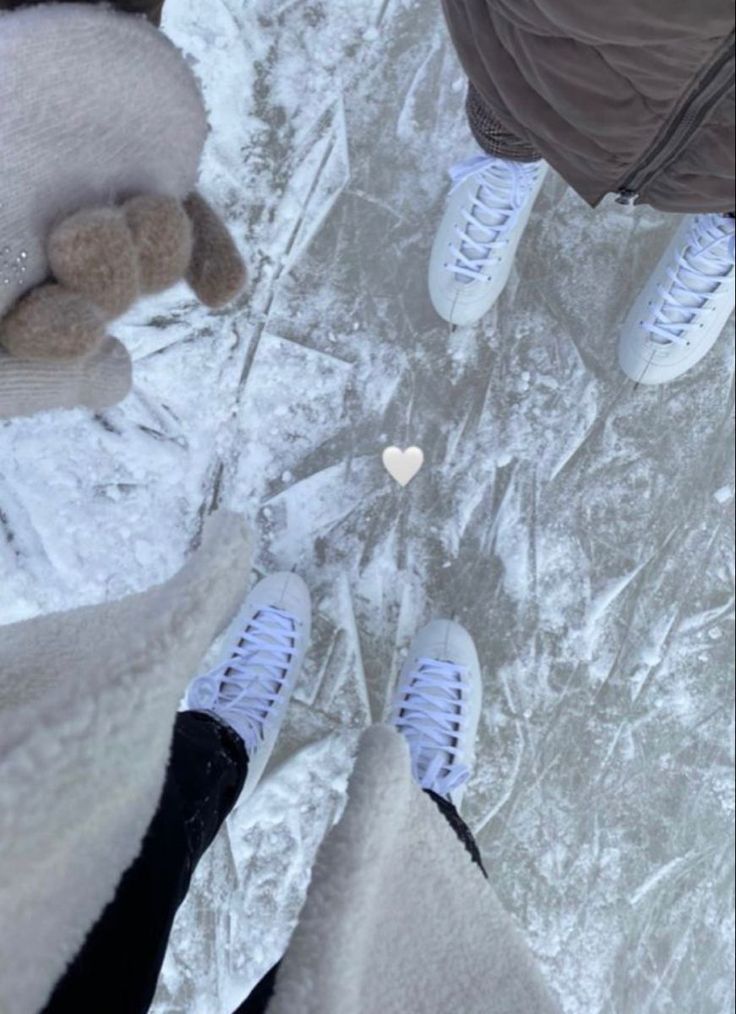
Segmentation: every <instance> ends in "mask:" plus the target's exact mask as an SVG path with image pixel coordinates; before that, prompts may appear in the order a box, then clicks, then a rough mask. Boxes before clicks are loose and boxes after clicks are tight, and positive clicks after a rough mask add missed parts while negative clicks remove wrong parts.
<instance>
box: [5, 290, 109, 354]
mask: <svg viewBox="0 0 736 1014" xmlns="http://www.w3.org/2000/svg"><path fill="white" fill-rule="evenodd" d="M105 324H106V318H105V315H104V314H103V313H102V311H101V310H100V309H99V307H97V306H95V305H94V304H93V303H90V302H89V301H88V300H87V299H85V297H84V296H82V295H79V293H77V292H71V291H70V290H69V289H67V288H65V287H64V286H63V285H58V284H57V283H55V282H50V283H48V284H46V285H40V286H38V288H36V289H32V290H31V291H30V292H29V293H28V294H27V295H25V296H24V297H23V298H22V299H20V300H19V301H18V302H17V303H16V304H15V306H14V307H13V309H12V310H11V311H10V313H8V314H7V316H5V317H4V318H3V319H2V321H0V344H2V345H3V347H4V348H5V349H6V351H8V352H9V353H10V354H11V355H13V356H18V357H20V358H23V359H57V360H58V359H73V358H74V357H76V356H86V355H89V354H90V353H91V352H93V351H94V350H95V349H96V348H97V347H98V346H99V344H100V342H101V341H102V339H103V337H104V334H105Z"/></svg>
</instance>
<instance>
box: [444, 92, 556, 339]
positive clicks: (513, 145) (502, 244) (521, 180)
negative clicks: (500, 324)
mask: <svg viewBox="0 0 736 1014" xmlns="http://www.w3.org/2000/svg"><path fill="white" fill-rule="evenodd" d="M466 111H467V115H468V122H469V124H470V129H471V132H472V134H473V136H474V138H475V140H476V141H477V143H478V144H479V145H480V147H481V149H482V150H483V152H484V154H482V155H473V156H471V157H470V158H467V159H465V160H463V161H462V162H458V163H456V164H455V165H453V166H451V167H450V179H451V181H452V185H451V188H450V192H449V194H448V197H447V202H446V205H445V210H444V214H443V216H442V219H441V220H440V223H439V227H438V229H437V233H436V235H435V239H434V243H433V245H432V254H431V256H430V260H429V277H428V285H429V295H430V298H431V300H432V304H433V305H434V308H435V310H436V311H437V313H438V314H439V315H440V317H442V318H443V319H444V320H446V321H448V323H450V324H455V325H458V326H461V327H464V326H467V325H469V324H473V323H475V322H476V321H478V320H480V318H481V317H483V316H485V314H486V313H488V311H489V310H490V309H491V308H492V307H493V306H494V304H495V303H496V302H497V300H498V299H499V297H500V296H501V293H502V292H503V290H504V288H505V287H506V283H507V282H508V279H509V276H510V274H511V267H512V265H513V262H514V257H515V256H516V250H517V248H518V246H519V243H520V241H521V237H522V235H523V234H524V230H525V229H526V226H527V223H528V221H529V216H530V215H531V212H532V208H533V207H534V202H535V200H536V198H537V195H538V193H539V191H540V189H541V187H542V184H543V183H544V178H545V175H546V173H547V164H546V162H544V161H542V158H541V155H540V153H539V152H538V151H537V150H536V148H535V147H534V146H533V145H532V144H531V143H530V142H529V141H528V140H526V139H524V138H521V137H517V136H516V135H515V134H513V133H511V132H510V131H509V130H507V129H506V128H505V127H504V126H503V125H502V124H501V123H500V122H499V121H498V120H497V119H496V117H495V115H494V113H493V111H492V110H490V109H489V108H488V107H487V105H486V104H485V102H484V101H483V98H482V96H481V95H480V93H479V92H478V91H477V90H476V89H475V87H474V86H473V85H472V84H470V85H469V88H468V98H467V103H466Z"/></svg>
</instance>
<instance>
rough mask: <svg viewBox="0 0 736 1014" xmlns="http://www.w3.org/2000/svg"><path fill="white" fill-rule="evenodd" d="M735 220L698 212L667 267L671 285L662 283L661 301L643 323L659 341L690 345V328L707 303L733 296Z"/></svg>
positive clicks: (665, 343)
mask: <svg viewBox="0 0 736 1014" xmlns="http://www.w3.org/2000/svg"><path fill="white" fill-rule="evenodd" d="M733 262H734V221H733V219H729V218H726V217H725V216H723V215H697V216H696V217H695V219H694V221H693V224H692V227H691V229H690V232H689V234H688V237H687V242H686V244H685V247H684V249H683V250H682V251H681V252H680V253H678V254H677V256H676V258H675V263H674V264H673V265H672V266H671V267H669V268H668V269H667V276H668V277H669V279H670V285H669V286H665V285H658V286H657V291H658V292H659V295H660V297H661V301H660V302H659V303H658V304H657V306H656V307H655V308H654V312H653V313H652V315H651V317H649V318H648V319H647V320H644V321H642V326H643V327H644V329H645V330H646V331H648V332H649V334H650V336H651V340H652V341H653V342H655V343H656V344H658V345H671V344H675V345H687V344H688V340H689V336H688V332H689V331H690V329H691V328H692V327H693V326H696V325H698V324H699V323H700V318H701V316H702V314H703V311H704V310H705V308H706V307H709V306H712V305H713V303H714V302H716V303H717V302H719V301H721V300H723V299H728V298H731V296H730V293H729V289H728V286H726V285H724V284H723V281H724V279H725V278H728V276H729V274H730V273H731V270H732V268H733Z"/></svg>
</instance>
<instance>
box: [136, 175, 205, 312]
mask: <svg viewBox="0 0 736 1014" xmlns="http://www.w3.org/2000/svg"><path fill="white" fill-rule="evenodd" d="M123 214H124V215H125V221H126V222H127V224H128V228H129V229H130V232H131V235H132V237H133V244H134V246H135V249H136V254H137V257H138V276H139V279H140V286H141V291H142V292H145V293H154V292H163V291H164V289H168V288H170V286H172V285H175V284H176V283H177V282H179V281H181V279H182V278H183V277H184V275H185V274H186V272H187V268H188V267H189V264H190V262H191V259H192V223H191V222H190V220H189V216H188V215H187V213H186V211H185V210H184V207H183V206H182V203H181V201H178V200H177V199H176V198H175V197H163V196H159V195H157V194H144V195H142V196H140V197H133V198H131V199H130V200H129V201H126V203H125V204H124V205H123Z"/></svg>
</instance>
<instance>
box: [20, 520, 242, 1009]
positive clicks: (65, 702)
mask: <svg viewBox="0 0 736 1014" xmlns="http://www.w3.org/2000/svg"><path fill="white" fill-rule="evenodd" d="M249 577H250V545H249V537H248V534H247V531H246V530H245V528H244V526H243V522H242V519H241V518H239V517H238V516H237V515H233V514H228V513H222V514H218V515H214V516H213V517H212V518H211V519H210V520H209V522H208V524H207V526H206V527H205V531H204V534H203V538H202V543H201V546H200V548H199V550H198V551H197V552H196V553H195V554H194V555H193V556H192V557H191V558H190V560H189V561H188V563H187V564H186V565H185V566H184V568H183V569H182V570H181V571H180V572H179V573H178V574H177V575H176V576H175V577H173V578H172V579H171V580H170V581H167V582H166V583H165V584H162V585H159V586H157V587H154V588H152V589H150V590H149V591H147V592H144V593H142V594H139V595H132V596H130V597H128V598H125V599H122V600H121V601H118V602H109V603H104V604H102V605H97V606H90V607H86V608H83V609H75V610H72V611H70V612H66V613H56V614H52V615H49V616H42V617H40V618H37V619H32V620H28V621H26V622H24V623H15V624H11V625H8V626H5V627H0V1014H37V1011H39V1010H40V1009H41V1008H42V1007H44V1006H45V1004H46V1001H47V1000H48V997H49V995H50V992H51V990H52V988H53V986H54V984H55V983H56V981H57V980H58V979H59V978H60V976H61V975H62V973H63V972H64V970H65V968H66V966H67V964H68V963H69V962H70V961H71V959H72V958H73V957H74V955H75V954H76V953H77V951H78V950H79V948H80V946H81V944H82V942H83V940H84V938H85V936H86V934H87V932H88V931H89V929H90V928H91V926H92V925H93V924H94V923H95V922H96V921H97V918H98V917H99V915H100V913H101V912H102V910H103V908H104V907H105V905H107V904H108V902H110V901H111V900H112V898H113V896H114V894H115V889H116V887H117V884H118V882H119V880H120V877H121V876H122V874H123V872H124V871H125V870H126V869H127V867H128V866H129V865H130V864H131V862H132V861H133V859H134V858H135V857H136V855H137V854H138V851H139V848H140V844H141V841H142V840H143V835H144V833H145V831H146V829H147V827H148V825H149V823H150V821H151V818H152V817H153V814H154V812H155V809H156V806H157V804H158V800H159V797H160V795H161V789H162V786H163V779H164V773H165V771H166V765H167V762H168V756H169V748H170V742H171V734H172V728H173V722H174V716H175V714H176V710H177V707H178V704H179V700H180V698H181V695H182V692H183V690H184V688H185V687H186V684H187V682H188V681H189V679H190V678H191V677H192V676H193V675H194V673H195V672H196V669H197V667H198V665H199V664H200V663H201V660H202V657H203V655H204V653H205V652H206V650H207V649H208V647H209V645H210V644H211V642H212V640H213V639H214V637H215V636H216V634H217V633H218V632H219V631H220V630H221V629H222V628H223V627H224V626H225V625H226V623H227V622H228V621H229V620H230V618H231V617H232V616H233V614H234V613H235V611H236V609H237V607H238V605H239V604H240V603H241V602H242V599H243V598H244V596H245V592H246V588H247V585H248V583H249ZM103 1008H104V1004H103V1007H101V1008H100V1011H102V1010H103ZM79 1014H83V1012H79Z"/></svg>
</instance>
